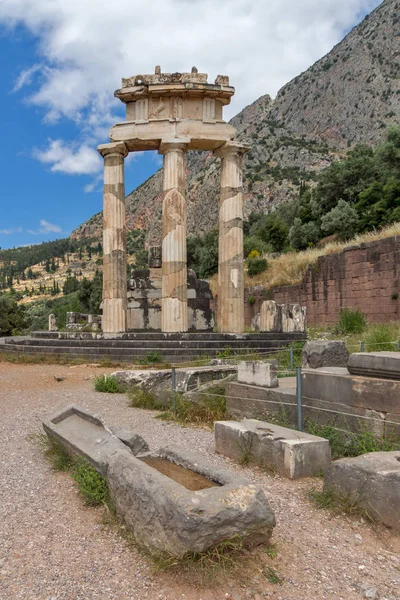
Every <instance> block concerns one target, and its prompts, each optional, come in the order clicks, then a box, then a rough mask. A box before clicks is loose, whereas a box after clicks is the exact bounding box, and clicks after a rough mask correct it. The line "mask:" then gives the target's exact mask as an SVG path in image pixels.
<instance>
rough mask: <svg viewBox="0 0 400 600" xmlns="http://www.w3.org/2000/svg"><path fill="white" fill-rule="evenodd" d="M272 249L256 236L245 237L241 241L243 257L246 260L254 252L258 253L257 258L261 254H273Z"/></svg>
mask: <svg viewBox="0 0 400 600" xmlns="http://www.w3.org/2000/svg"><path fill="white" fill-rule="evenodd" d="M273 250H274V249H273V247H272V246H271V244H267V242H264V240H262V239H261V238H259V237H257V236H256V235H245V236H244V240H243V251H244V257H245V258H247V257H249V256H250V254H252V253H253V252H254V251H256V252H258V256H260V255H262V254H266V253H268V252H273Z"/></svg>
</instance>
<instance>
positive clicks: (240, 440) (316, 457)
mask: <svg viewBox="0 0 400 600" xmlns="http://www.w3.org/2000/svg"><path fill="white" fill-rule="evenodd" d="M214 435H215V451H216V452H218V454H222V455H224V456H228V457H229V458H233V459H234V460H236V461H238V462H249V463H252V464H255V465H257V466H259V467H261V468H263V469H266V470H268V471H273V472H277V473H278V474H279V475H282V476H283V477H288V478H289V479H298V478H300V477H311V476H313V475H316V474H318V473H319V472H320V471H321V470H323V469H325V468H326V467H327V466H328V465H329V464H330V461H331V449H330V445H329V442H328V440H325V439H324V438H321V437H317V436H314V435H310V434H309V433H302V432H300V431H295V430H293V429H288V428H287V427H280V426H279V425H274V424H272V423H268V422H266V421H259V420H256V419H244V420H243V421H240V422H237V421H217V422H216V423H215V427H214Z"/></svg>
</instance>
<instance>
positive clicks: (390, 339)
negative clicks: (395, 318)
mask: <svg viewBox="0 0 400 600" xmlns="http://www.w3.org/2000/svg"><path fill="white" fill-rule="evenodd" d="M396 338H397V332H396V330H393V328H392V327H391V326H390V325H385V324H382V325H375V326H374V327H372V328H371V329H370V330H369V331H368V332H367V334H366V336H365V349H366V351H367V352H380V351H384V350H388V351H395V350H396V342H397V341H398V340H397V339H396Z"/></svg>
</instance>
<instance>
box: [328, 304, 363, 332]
mask: <svg viewBox="0 0 400 600" xmlns="http://www.w3.org/2000/svg"><path fill="white" fill-rule="evenodd" d="M366 326H367V320H366V318H365V316H364V315H363V313H362V312H361V311H360V310H359V309H357V310H351V309H350V308H343V309H342V310H341V311H340V312H339V320H338V322H337V324H336V327H335V330H336V331H337V333H342V334H345V335H347V334H349V333H361V332H362V331H364V329H365V327H366Z"/></svg>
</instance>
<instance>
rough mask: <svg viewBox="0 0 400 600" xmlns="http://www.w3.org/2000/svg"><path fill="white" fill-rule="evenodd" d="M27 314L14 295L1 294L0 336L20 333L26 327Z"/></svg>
mask: <svg viewBox="0 0 400 600" xmlns="http://www.w3.org/2000/svg"><path fill="white" fill-rule="evenodd" d="M26 325H27V323H26V314H25V309H24V307H23V306H19V305H18V304H17V302H16V300H15V298H13V297H12V295H8V294H3V295H2V296H0V336H2V335H18V333H19V332H20V331H21V330H23V329H24V327H26Z"/></svg>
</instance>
